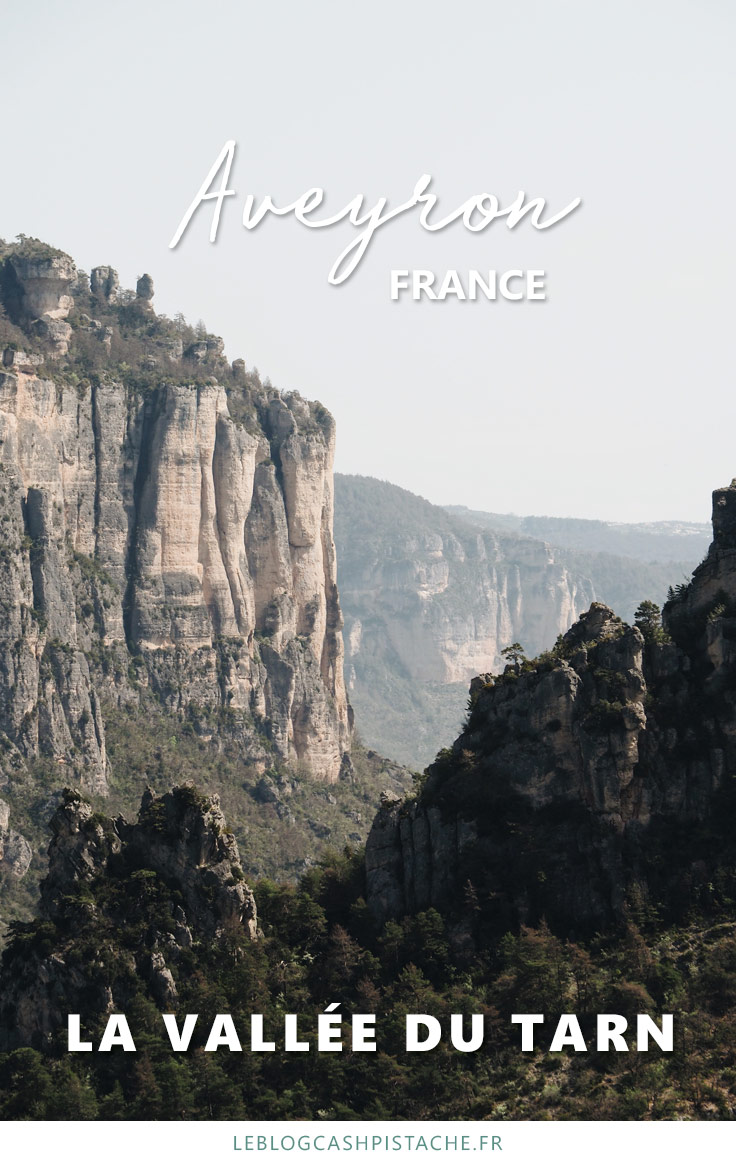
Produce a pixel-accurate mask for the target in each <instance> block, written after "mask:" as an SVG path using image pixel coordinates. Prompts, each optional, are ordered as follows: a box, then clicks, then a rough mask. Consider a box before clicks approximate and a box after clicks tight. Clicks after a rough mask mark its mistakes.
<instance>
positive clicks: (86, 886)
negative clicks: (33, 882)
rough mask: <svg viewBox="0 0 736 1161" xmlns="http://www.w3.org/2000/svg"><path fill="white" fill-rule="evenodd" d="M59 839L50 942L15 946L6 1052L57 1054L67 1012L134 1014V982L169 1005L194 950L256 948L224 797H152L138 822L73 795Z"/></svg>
mask: <svg viewBox="0 0 736 1161" xmlns="http://www.w3.org/2000/svg"><path fill="white" fill-rule="evenodd" d="M1 822H2V812H1V811H0V823H1ZM51 830H52V833H53V838H52V840H51V845H50V847H49V869H48V875H47V877H46V878H45V880H44V881H43V883H42V887H41V920H40V924H41V927H40V932H41V934H42V938H41V939H40V940H38V941H37V940H34V939H33V938H32V937H29V938H28V939H27V940H26V941H25V942H23V941H21V942H20V944H16V945H15V947H14V949H13V952H12V954H11V956H10V957H8V958H7V960H6V962H5V963H4V964H3V968H2V971H1V972H0V1051H4V1050H7V1049H9V1048H12V1047H15V1046H16V1045H18V1044H25V1045H33V1046H34V1047H37V1048H41V1047H43V1046H44V1045H47V1044H48V1043H49V1042H50V1041H51V1039H52V1038H53V1036H55V1035H58V1034H59V1033H60V1032H61V1031H63V1030H64V1029H65V1028H66V1021H67V1014H68V1013H69V1012H80V1011H85V1012H89V1013H90V1015H92V1014H99V1015H103V1016H104V1015H105V1014H106V1013H108V1012H111V1011H124V1010H125V1006H126V998H127V996H128V989H129V987H130V979H131V975H135V974H136V973H137V974H138V975H139V976H140V977H142V978H143V979H144V980H146V981H147V984H148V989H149V991H150V994H151V997H152V998H153V999H154V1000H155V1001H156V1002H157V1003H159V1004H160V1005H162V1006H166V1005H170V1004H171V1003H173V1002H174V1001H175V999H176V996H177V984H176V979H175V973H176V971H177V966H178V965H179V964H180V962H181V961H182V957H183V956H185V955H186V953H187V952H188V951H189V950H190V949H191V948H192V946H193V945H194V944H196V943H199V942H205V943H211V942H212V941H213V940H215V941H220V940H226V939H229V940H232V939H236V938H237V937H238V935H239V934H240V935H244V936H245V938H246V939H255V938H256V935H257V930H256V906H255V900H254V898H253V894H252V892H251V890H250V888H249V887H248V886H247V884H246V883H245V877H244V875H243V869H242V866H241V863H240V857H239V854H238V848H237V844H236V842H235V839H234V838H233V836H232V834H230V833H229V831H228V829H227V827H226V825H225V820H224V818H223V815H222V812H221V810H220V805H219V799H217V798H216V797H211V798H206V797H203V796H202V795H200V794H198V793H197V792H196V791H195V790H194V789H193V788H192V787H191V786H182V787H179V788H177V789H175V790H173V791H171V792H170V793H169V794H165V795H163V796H161V797H156V796H155V795H154V794H152V793H151V792H150V791H147V792H146V794H145V795H144V797H143V800H142V803H141V810H140V814H139V816H138V820H137V822H135V823H128V822H126V821H125V819H123V818H122V817H118V818H116V819H115V820H113V819H110V818H106V817H105V816H104V815H101V814H96V813H94V811H93V808H92V806H91V804H90V803H89V802H87V801H85V800H84V799H82V798H81V797H80V795H79V794H78V793H77V792H76V791H69V790H67V791H65V793H64V795H63V800H62V802H61V804H60V806H59V807H58V809H57V811H56V813H55V814H54V816H53V818H52V821H51ZM121 932H124V934H123V936H122V938H120V933H121ZM85 941H87V943H91V947H90V951H89V954H88V955H87V956H86V957H80V952H79V948H80V947H81V946H83V945H85ZM116 942H117V943H118V944H119V946H118V947H117V948H116V949H115V950H113V949H112V945H113V943H116Z"/></svg>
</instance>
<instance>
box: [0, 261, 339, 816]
mask: <svg viewBox="0 0 736 1161" xmlns="http://www.w3.org/2000/svg"><path fill="white" fill-rule="evenodd" d="M3 259H4V261H3ZM0 264H1V267H2V268H1V269H0V295H1V296H2V299H1V304H2V306H3V308H4V312H3V317H2V318H0V347H2V348H3V350H4V353H3V355H2V359H1V360H0V362H1V363H2V368H3V369H2V370H1V371H0V520H1V521H2V546H1V547H0V602H1V605H2V611H3V616H2V621H1V623H0V731H1V737H2V743H3V747H4V749H3V753H2V755H1V756H0V763H1V764H2V766H3V768H4V769H5V774H4V775H3V774H2V773H0V785H2V780H3V778H5V779H6V780H7V778H8V777H10V776H11V773H12V772H9V767H8V764H9V763H11V764H12V763H15V765H16V766H17V763H18V761H20V762H21V763H22V762H24V761H27V760H32V759H34V758H36V757H37V756H38V755H45V756H46V757H50V758H52V759H53V760H54V761H56V762H57V763H59V764H63V765H64V766H65V767H66V768H68V769H73V770H74V771H76V773H77V775H78V778H79V780H80V781H81V784H82V786H83V788H84V789H85V790H87V791H90V792H92V793H96V794H104V793H105V792H106V789H107V785H108V782H109V777H110V760H109V757H108V754H107V749H106V735H105V724H104V712H103V707H104V706H105V705H118V706H121V705H128V706H130V705H135V704H136V702H137V701H138V700H139V699H140V697H141V696H142V692H143V691H147V692H148V693H149V694H150V693H152V694H153V695H155V697H156V698H157V699H158V701H159V702H160V704H161V705H162V706H163V707H164V708H166V709H168V710H171V711H173V712H175V713H179V714H183V713H184V712H186V711H188V710H190V709H191V710H192V712H197V713H200V714H201V713H202V712H208V711H217V712H219V713H221V714H225V715H226V720H225V719H223V721H222V722H221V727H222V728H225V727H227V728H228V729H229V730H230V732H231V733H234V734H235V735H236V736H239V737H240V738H241V740H242V745H243V747H244V750H246V751H247V752H249V753H250V754H251V755H256V756H257V755H258V753H259V747H260V753H261V755H262V757H263V756H265V754H266V752H267V749H268V748H270V749H271V751H273V752H275V753H276V754H277V755H278V757H279V758H280V759H281V760H283V761H285V762H287V763H288V764H291V765H292V766H293V768H294V769H300V770H302V771H305V772H309V773H311V774H312V775H313V776H314V777H316V778H319V779H323V780H325V781H328V782H331V781H334V780H336V779H337V778H338V775H339V773H340V770H341V767H342V766H343V765H344V763H345V762H346V761H347V758H346V755H347V752H348V750H349V743H350V722H349V707H348V704H347V699H346V695H345V689H344V684H343V672H342V668H343V666H342V662H343V646H342V633H341V629H342V618H341V614H340V608H339V602H338V595H337V588H336V572H335V549H334V543H333V537H332V519H333V486H332V462H333V455H334V444H335V425H334V422H333V420H332V418H331V416H330V415H329V414H328V413H327V412H326V411H325V410H324V408H322V406H321V405H320V404H315V403H308V402H306V401H305V400H303V399H301V398H300V396H299V395H298V394H296V393H291V394H287V395H281V394H280V393H279V392H278V391H277V390H275V389H274V388H272V387H270V386H268V385H264V384H262V383H261V382H260V380H259V379H258V377H257V375H254V374H248V373H246V371H245V366H244V364H243V363H242V361H236V363H235V364H233V365H232V366H230V365H229V364H228V363H227V362H226V360H225V359H224V357H223V354H222V341H221V340H219V339H217V338H216V336H209V335H206V334H205V335H204V336H202V335H199V334H195V333H194V332H193V331H192V329H191V328H187V327H186V324H183V323H181V322H180V323H178V324H174V323H172V322H171V321H170V320H168V319H165V318H159V317H158V316H156V314H155V312H154V311H153V308H152V303H151V299H152V297H153V283H152V281H151V279H150V278H149V276H147V275H146V276H144V277H143V278H141V279H139V282H138V289H137V294H136V295H135V296H133V295H132V294H131V293H130V292H123V291H121V290H120V288H119V280H118V278H117V275H116V273H115V271H114V270H112V269H111V268H110V267H99V268H97V269H96V270H95V271H93V272H92V278H91V280H89V281H88V280H86V277H85V276H83V275H82V274H80V273H79V272H77V271H76V269H75V267H74V264H73V262H72V261H71V259H70V258H68V256H67V255H63V254H60V253H59V252H58V251H54V250H51V248H49V247H45V246H43V245H42V244H40V243H37V242H34V241H33V240H26V241H24V242H21V243H20V244H19V245H16V246H10V247H5V249H4V253H0ZM259 738H260V739H261V740H260V741H259ZM264 746H265V747H266V749H264Z"/></svg>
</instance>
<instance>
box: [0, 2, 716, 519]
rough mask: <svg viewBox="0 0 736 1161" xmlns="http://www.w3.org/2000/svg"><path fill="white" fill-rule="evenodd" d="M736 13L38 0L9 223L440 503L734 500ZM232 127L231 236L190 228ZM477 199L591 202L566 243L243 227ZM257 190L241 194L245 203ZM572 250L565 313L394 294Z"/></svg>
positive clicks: (632, 515)
mask: <svg viewBox="0 0 736 1161" xmlns="http://www.w3.org/2000/svg"><path fill="white" fill-rule="evenodd" d="M734 23H735V21H734V7H733V5H731V4H729V3H726V2H725V0H724V2H715V0H705V2H699V3H697V4H696V3H685V2H682V0H675V2H659V0H657V2H654V3H640V2H639V3H634V2H623V3H617V4H615V5H614V4H610V5H607V6H604V5H602V4H590V3H586V2H580V0H568V2H564V0H563V2H549V3H539V2H537V3H535V2H533V0H527V2H526V3H524V4H518V5H513V6H512V5H509V4H507V3H506V4H500V3H496V2H494V0H491V2H483V3H469V2H465V3H463V2H460V3H455V4H453V5H452V6H450V5H448V4H446V3H442V4H440V3H437V2H434V0H427V2H424V3H415V2H413V0H404V2H402V3H396V2H395V0H394V2H392V3H387V2H386V0H378V2H376V3H370V4H364V5H361V6H360V7H358V6H351V5H346V4H344V3H331V2H324V0H317V2H316V3H313V4H311V5H307V4H304V3H300V4H295V3H281V4H280V5H270V6H266V5H263V4H253V3H250V2H245V3H243V2H240V3H232V2H227V3H226V2H223V0H214V2H211V3H208V4H206V5H203V4H194V3H190V2H189V0H184V2H178V3H158V4H157V3H153V4H148V3H141V2H140V0H131V2H128V3H126V4H125V5H115V6H113V5H100V4H94V3H91V2H89V0H68V2H65V3H58V4H57V3H53V4H52V3H48V2H44V0H40V2H37V3H36V4H34V5H32V6H31V5H24V6H20V5H15V6H14V10H13V11H6V12H5V13H4V15H3V30H4V36H3V40H4V52H3V68H2V73H1V74H0V109H2V112H1V113H0V117H2V152H1V153H0V157H2V161H1V162H0V165H1V166H2V179H3V180H2V189H3V195H2V200H1V202H0V235H3V236H5V237H12V236H14V235H15V234H17V233H18V232H23V233H26V234H33V235H36V236H39V237H42V238H44V239H46V240H48V241H49V242H52V243H54V244H55V245H58V246H60V247H62V248H63V249H66V250H68V251H69V252H70V253H71V254H72V255H73V256H74V257H75V258H76V260H77V261H78V262H79V263H80V264H81V265H82V266H84V267H85V268H86V269H89V268H90V267H91V266H93V265H96V264H99V263H110V264H112V265H113V266H115V267H117V269H118V270H119V271H120V275H121V280H122V282H123V284H124V285H129V286H130V285H134V282H135V278H136V276H137V275H138V274H140V273H142V272H143V271H144V270H147V271H148V272H149V273H150V274H151V275H152V276H153V278H154V282H155V286H156V297H155V304H156V306H157V308H158V309H159V310H161V311H165V312H167V313H169V314H174V313H175V312H176V311H177V310H182V311H183V312H184V313H185V314H186V315H187V317H188V318H190V319H192V320H193V321H196V320H197V319H198V318H200V317H202V318H204V319H205V321H206V322H207V325H208V327H209V328H210V329H212V330H214V331H216V332H218V333H220V334H222V335H223V337H224V338H225V341H226V349H227V353H228V355H229V356H230V357H231V358H235V357H237V356H239V355H242V356H244V357H245V359H246V361H247V362H248V363H249V364H250V365H253V364H256V365H257V366H258V367H259V369H260V371H261V373H262V374H263V375H266V374H267V375H269V376H270V377H271V379H272V380H273V382H274V383H275V384H276V385H277V386H279V387H282V388H297V389H299V390H300V391H301V392H302V393H303V394H304V395H306V396H308V397H311V398H319V399H321V400H322V402H323V403H324V404H325V405H326V406H328V407H329V408H330V410H331V411H332V412H333V413H334V415H335V416H336V419H337V423H338V463H337V467H338V468H339V469H340V470H342V471H351V472H362V473H364V474H368V475H376V476H380V477H382V478H385V479H389V480H391V481H392V482H394V483H397V484H400V485H402V486H403V487H406V488H409V489H411V490H412V491H415V492H419V493H421V494H422V495H425V496H427V497H428V498H429V499H431V500H433V501H435V502H440V503H442V502H446V503H459V504H468V505H470V506H471V507H478V508H487V509H493V510H503V511H506V510H514V511H517V512H523V513H549V514H552V515H577V516H589V517H601V518H610V519H619V520H649V519H670V518H677V517H679V518H683V519H707V518H708V515H709V494H710V491H711V489H712V488H713V487H715V486H717V485H720V484H723V483H725V482H728V481H729V480H730V479H731V477H732V476H734V475H736V440H735V439H734V434H733V427H734V422H733V421H734V410H735V408H734V391H733V353H732V346H733V345H732V342H731V341H730V332H731V331H732V330H733V314H734V301H733V298H734V293H733V276H732V272H731V266H732V263H733V260H734V227H733V208H732V205H731V199H732V190H733V187H734V180H733V179H734V162H733V157H734V147H733V130H732V111H733V108H734V107H736V94H735V93H734V81H733V71H734V70H733V65H732V58H733V42H734ZM228 138H235V139H236V141H237V142H238V154H237V156H236V159H235V165H234V168H233V175H232V183H231V184H232V185H234V187H235V188H236V190H237V191H238V194H239V195H241V196H239V197H237V198H232V199H230V202H231V203H232V204H227V203H226V205H225V207H224V209H223V222H222V228H221V232H220V239H219V241H218V242H217V244H216V245H215V246H211V245H210V244H209V243H208V242H207V231H208V226H209V215H208V214H207V213H206V212H205V211H201V212H200V215H199V216H198V218H196V219H195V221H194V222H193V224H192V226H191V228H190V229H189V231H188V233H187V234H186V236H185V238H184V240H183V241H182V243H181V245H180V246H179V248H178V249H177V250H176V251H170V250H169V249H168V242H169V240H170V238H171V236H172V234H173V232H174V230H175V228H176V226H177V224H178V222H179V219H180V218H181V216H182V214H183V213H184V210H185V209H186V207H187V205H188V203H189V202H190V200H191V198H192V197H193V195H194V193H195V192H196V189H197V188H198V186H199V184H200V183H201V181H202V179H203V177H204V175H205V174H206V172H207V170H208V168H209V166H210V165H211V163H212V161H213V160H214V158H215V156H216V155H217V153H218V151H219V150H220V148H221V147H222V145H223V143H224V142H225V140H226V139H228ZM422 173H431V174H432V175H433V178H434V186H433V188H434V191H435V192H436V193H438V194H439V195H440V196H441V204H442V207H443V209H446V210H448V211H449V209H451V208H453V207H454V206H455V205H457V204H459V203H460V202H462V201H463V200H465V198H467V197H468V196H469V195H471V194H473V193H479V192H481V191H484V190H488V191H489V192H492V193H495V194H496V195H497V196H498V197H499V198H500V199H501V200H502V202H506V201H508V200H509V199H511V198H513V197H514V196H515V194H516V192H517V191H518V190H519V189H524V190H525V191H526V192H527V193H528V194H530V195H543V196H545V197H547V198H548V199H549V200H550V203H551V205H552V206H555V207H558V208H559V207H560V206H562V205H563V204H566V203H567V202H568V201H570V200H571V199H572V198H573V197H575V196H581V197H582V198H583V201H584V204H583V207H582V208H581V209H580V210H579V211H577V212H576V213H575V214H574V215H572V217H571V218H570V219H569V220H568V221H566V222H563V223H561V224H560V225H559V226H557V227H556V228H555V229H553V230H551V231H549V232H547V233H545V234H535V232H534V231H532V230H530V229H527V228H525V227H524V226H520V227H519V228H518V229H517V230H515V231H514V232H512V233H509V232H508V231H507V230H506V229H505V227H504V226H503V225H496V226H493V227H491V229H490V230H488V231H487V232H485V233H483V234H478V235H471V234H468V233H466V232H465V231H464V230H463V229H462V227H461V226H459V225H458V226H454V227H452V228H449V229H448V230H446V231H445V232H444V233H442V234H439V235H429V234H427V233H425V232H423V231H422V230H421V229H420V227H419V225H418V222H417V218H416V216H414V215H406V217H405V218H404V219H402V220H400V221H397V222H395V223H393V224H391V225H387V226H386V227H385V228H384V229H383V230H382V231H380V232H379V234H378V235H377V237H376V239H375V240H374V242H373V244H372V246H371V249H370V251H369V253H368V255H367V257H366V259H365V260H364V262H363V264H362V265H361V267H360V268H359V269H358V271H357V272H356V274H355V275H354V276H353V277H352V278H351V279H350V280H349V281H348V282H347V283H346V284H344V285H343V286H341V287H332V286H329V285H328V283H327V273H328V271H329V269H330V266H331V265H332V262H333V261H334V259H335V257H336V256H337V254H338V253H339V252H340V250H341V249H342V248H343V246H344V245H346V244H347V242H348V241H349V239H350V237H351V231H350V227H349V226H348V227H345V226H338V227H335V228H334V229H331V230H326V231H320V232H316V231H315V232H312V231H307V230H305V229H304V228H303V227H300V226H298V225H297V224H296V223H295V222H293V221H286V220H276V219H272V220H270V221H267V222H264V223H263V225H262V226H261V227H260V228H259V229H258V231H257V232H255V233H247V232H246V231H244V230H242V228H241V227H240V225H239V218H240V213H241V211H242V197H244V196H245V194H246V193H249V192H252V193H255V194H258V195H263V194H265V193H270V194H272V195H273V196H274V198H275V199H276V200H279V199H282V200H283V201H284V202H286V201H292V200H294V198H296V197H297V196H298V195H299V194H300V193H302V192H303V191H304V190H305V189H307V188H308V187H310V186H321V187H323V188H324V189H325V190H326V192H327V195H328V198H329V204H330V206H333V207H335V208H337V207H339V206H341V205H342V204H344V203H345V202H347V201H348V200H349V199H350V198H351V197H353V196H354V195H355V194H356V193H358V192H360V193H363V194H365V195H366V197H367V198H368V199H370V201H371V202H373V201H375V200H376V199H377V198H378V197H379V196H381V195H386V196H387V197H389V199H390V200H391V202H392V203H394V204H396V203H398V202H400V201H404V200H406V199H407V198H408V197H409V196H410V194H411V192H412V189H413V187H414V184H415V182H416V180H417V179H418V177H419V176H420V175H421V174H422ZM235 203H237V205H236V204H235ZM518 266H520V267H532V268H544V269H545V270H546V271H547V283H548V290H549V299H548V301H547V302H545V303H535V304H532V303H528V304H509V303H503V302H500V303H496V304H491V303H486V302H477V303H474V304H472V303H464V304H463V303H457V302H453V301H447V302H444V303H434V304H432V303H427V302H422V303H417V304H414V303H412V302H409V301H402V302H400V303H392V302H391V301H390V299H389V289H388V287H389V271H390V269H391V268H392V267H400V268H404V267H409V268H412V267H423V268H424V267H426V268H431V269H434V270H437V271H439V272H442V271H444V270H445V269H447V268H449V267H451V268H456V269H458V270H461V271H464V270H467V269H468V268H470V267H474V268H477V269H480V270H482V271H485V270H488V269H489V268H492V267H496V268H498V269H501V270H503V269H506V268H509V267H518Z"/></svg>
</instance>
